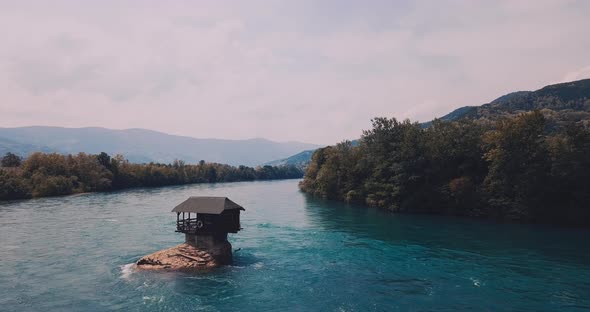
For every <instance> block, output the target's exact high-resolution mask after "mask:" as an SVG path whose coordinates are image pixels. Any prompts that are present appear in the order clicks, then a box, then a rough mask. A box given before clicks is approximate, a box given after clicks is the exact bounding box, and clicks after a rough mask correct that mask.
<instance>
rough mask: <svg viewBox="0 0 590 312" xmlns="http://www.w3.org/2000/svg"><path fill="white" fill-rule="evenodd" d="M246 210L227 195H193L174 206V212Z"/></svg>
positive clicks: (212, 212) (218, 212) (214, 212)
mask: <svg viewBox="0 0 590 312" xmlns="http://www.w3.org/2000/svg"><path fill="white" fill-rule="evenodd" d="M234 209H239V210H245V209H244V207H242V206H240V205H238V204H236V203H234V202H233V201H231V200H230V199H229V198H227V197H212V196H191V197H189V198H188V199H187V200H185V201H183V202H182V203H180V205H178V206H176V207H174V209H172V212H196V213H207V214H221V213H222V212H223V211H225V210H234Z"/></svg>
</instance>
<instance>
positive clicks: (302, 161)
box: [265, 149, 315, 169]
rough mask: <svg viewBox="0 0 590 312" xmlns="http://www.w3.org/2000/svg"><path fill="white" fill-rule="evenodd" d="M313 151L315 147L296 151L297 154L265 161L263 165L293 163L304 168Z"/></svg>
mask: <svg viewBox="0 0 590 312" xmlns="http://www.w3.org/2000/svg"><path fill="white" fill-rule="evenodd" d="M313 152H315V149H314V150H306V151H303V152H300V153H297V154H295V155H293V156H290V157H287V158H283V159H279V160H274V161H270V162H267V163H265V165H269V166H283V165H293V166H296V167H297V168H300V169H305V167H307V164H309V161H310V160H311V156H312V155H313Z"/></svg>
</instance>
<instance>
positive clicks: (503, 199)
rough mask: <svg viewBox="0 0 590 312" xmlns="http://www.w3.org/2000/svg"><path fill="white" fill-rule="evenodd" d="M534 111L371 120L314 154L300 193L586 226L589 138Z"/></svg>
mask: <svg viewBox="0 0 590 312" xmlns="http://www.w3.org/2000/svg"><path fill="white" fill-rule="evenodd" d="M549 118H550V117H546V116H544V114H543V113H542V112H541V111H532V112H527V113H522V114H519V115H517V116H515V117H510V118H502V119H499V120H496V121H493V122H485V123H484V122H478V121H476V120H470V119H462V120H459V121H451V122H446V121H441V120H435V121H434V122H433V123H432V124H431V125H430V126H429V127H426V128H425V127H422V126H420V124H418V123H412V122H410V121H409V120H405V121H398V120H396V119H395V118H391V119H389V118H375V119H373V120H372V129H371V130H367V131H364V132H363V134H362V137H361V139H360V140H359V142H358V144H356V145H353V144H352V143H351V142H347V141H345V142H342V143H339V144H337V145H335V146H328V147H325V148H322V149H319V150H317V151H316V152H315V153H314V155H313V157H312V160H311V163H310V164H309V166H308V168H307V170H306V172H305V176H304V179H303V180H302V181H301V182H300V184H299V187H300V189H301V190H302V191H304V192H306V193H309V194H313V195H315V196H320V197H324V198H328V199H337V200H345V201H350V202H361V203H365V204H368V205H370V206H376V207H382V208H385V209H388V210H390V211H393V212H407V213H426V214H441V215H456V216H471V217H482V218H490V219H496V220H510V221H517V222H531V223H552V224H567V225H585V226H587V225H590V182H589V181H590V131H589V130H588V128H587V126H584V125H583V124H581V123H569V124H565V125H560V126H559V127H555V123H554V122H551V120H549Z"/></svg>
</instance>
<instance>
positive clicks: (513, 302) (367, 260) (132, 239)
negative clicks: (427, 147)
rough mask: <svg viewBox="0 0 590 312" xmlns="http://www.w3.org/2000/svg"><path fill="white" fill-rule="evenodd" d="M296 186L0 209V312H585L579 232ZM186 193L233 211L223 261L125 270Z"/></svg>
mask: <svg viewBox="0 0 590 312" xmlns="http://www.w3.org/2000/svg"><path fill="white" fill-rule="evenodd" d="M297 182H298V181H296V180H286V181H276V182H243V183H226V184H201V185H189V186H179V187H167V188H154V189H135V190H128V191H122V192H115V193H106V194H98V193H97V194H84V195H78V196H68V197H59V198H43V199H36V200H27V201H17V202H4V203H0V240H1V246H0V247H1V249H0V310H1V311H112V310H121V311H588V310H590V241H589V238H590V231H589V230H584V229H564V228H555V227H548V226H530V225H515V224H495V223H491V222H485V221H480V220H473V219H462V218H451V217H436V216H416V215H394V214H389V213H386V212H383V211H380V210H376V209H370V208H369V209H367V208H365V207H358V206H350V205H346V204H343V203H338V202H331V201H324V200H318V199H312V198H309V197H307V196H305V195H304V194H302V193H300V192H299V191H298V189H297ZM191 195H214V196H228V197H229V198H231V199H232V200H234V201H235V202H237V203H239V204H241V205H243V206H244V207H245V208H246V211H245V212H243V213H242V226H243V228H244V229H243V230H242V231H241V232H239V233H238V234H233V235H230V238H229V239H230V241H231V243H232V244H233V247H234V250H236V249H240V250H239V251H237V252H235V253H234V258H235V259H234V260H235V261H234V264H233V265H231V266H227V267H223V268H220V269H217V270H214V271H211V272H207V273H202V274H197V275H194V274H193V275H191V274H181V273H155V272H134V271H133V270H132V269H131V265H130V264H131V263H133V262H134V261H136V260H137V259H138V258H140V257H141V256H143V255H145V254H148V253H151V252H154V251H157V250H160V249H163V248H167V247H171V246H174V245H176V244H179V243H181V242H182V241H183V234H178V233H175V232H174V227H175V225H174V224H175V220H176V218H175V215H174V214H173V213H170V210H171V209H172V208H173V207H174V206H175V205H176V204H178V203H180V202H182V201H183V200H185V199H186V198H187V197H189V196H191Z"/></svg>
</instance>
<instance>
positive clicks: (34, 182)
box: [0, 153, 303, 200]
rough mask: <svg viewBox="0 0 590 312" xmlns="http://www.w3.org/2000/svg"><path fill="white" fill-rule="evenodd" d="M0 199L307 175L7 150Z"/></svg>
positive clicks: (0, 178) (281, 170) (288, 168)
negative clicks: (25, 154) (22, 154)
mask: <svg viewBox="0 0 590 312" xmlns="http://www.w3.org/2000/svg"><path fill="white" fill-rule="evenodd" d="M1 164H2V167H1V168H0V200H8V199H23V198H31V197H44V196H58V195H68V194H75V193H82V192H106V191H112V190H119V189H126V188H132V187H152V186H165V185H180V184H191V183H214V182H235V181H255V180H274V179H291V178H301V177H302V176H303V171H302V170H301V169H298V168H296V167H294V166H280V167H274V166H262V167H256V168H251V167H246V166H239V167H234V166H230V165H224V164H218V163H206V162H205V161H200V162H199V163H198V164H196V165H191V164H185V163H184V162H183V161H180V160H177V161H174V162H173V163H172V164H159V163H149V164H135V163H130V162H129V161H127V160H126V159H125V158H124V157H123V156H121V155H117V156H115V157H110V156H109V155H108V154H106V153H100V154H99V155H90V154H85V153H79V154H78V155H61V154H45V153H34V154H31V155H30V156H29V157H28V158H26V159H24V160H22V159H20V158H19V157H18V156H16V155H14V154H12V153H7V154H6V155H5V156H4V157H2V159H1Z"/></svg>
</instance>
